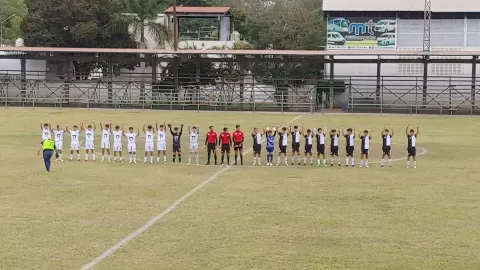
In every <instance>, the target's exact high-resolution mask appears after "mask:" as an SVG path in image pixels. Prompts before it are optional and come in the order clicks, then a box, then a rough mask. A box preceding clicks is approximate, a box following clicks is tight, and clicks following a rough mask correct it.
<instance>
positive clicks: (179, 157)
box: [178, 154, 182, 163]
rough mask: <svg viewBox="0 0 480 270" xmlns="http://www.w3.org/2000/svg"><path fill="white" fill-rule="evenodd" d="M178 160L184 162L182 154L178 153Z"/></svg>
mask: <svg viewBox="0 0 480 270" xmlns="http://www.w3.org/2000/svg"><path fill="white" fill-rule="evenodd" d="M178 162H179V163H182V155H180V154H178Z"/></svg>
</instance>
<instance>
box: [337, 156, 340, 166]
mask: <svg viewBox="0 0 480 270" xmlns="http://www.w3.org/2000/svg"><path fill="white" fill-rule="evenodd" d="M337 162H338V164H340V156H338V157H337Z"/></svg>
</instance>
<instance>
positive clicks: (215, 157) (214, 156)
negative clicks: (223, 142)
mask: <svg viewBox="0 0 480 270" xmlns="http://www.w3.org/2000/svg"><path fill="white" fill-rule="evenodd" d="M213 158H214V159H215V165H217V154H213Z"/></svg>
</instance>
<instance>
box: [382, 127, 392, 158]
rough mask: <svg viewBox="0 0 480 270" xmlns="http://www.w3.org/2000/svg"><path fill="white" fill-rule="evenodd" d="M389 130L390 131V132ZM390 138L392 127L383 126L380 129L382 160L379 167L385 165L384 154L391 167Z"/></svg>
mask: <svg viewBox="0 0 480 270" xmlns="http://www.w3.org/2000/svg"><path fill="white" fill-rule="evenodd" d="M390 131H391V132H390ZM392 138H393V129H390V130H388V129H386V128H383V130H382V161H381V165H380V166H381V167H383V166H385V156H388V165H389V166H390V167H392Z"/></svg>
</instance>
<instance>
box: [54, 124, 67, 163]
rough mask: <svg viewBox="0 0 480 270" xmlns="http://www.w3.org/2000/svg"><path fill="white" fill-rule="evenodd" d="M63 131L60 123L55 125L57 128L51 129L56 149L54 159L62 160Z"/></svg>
mask: <svg viewBox="0 0 480 270" xmlns="http://www.w3.org/2000/svg"><path fill="white" fill-rule="evenodd" d="M64 133H65V131H64V130H63V129H62V128H60V125H57V129H56V130H54V131H53V134H54V136H55V148H56V149H57V153H58V158H57V159H56V160H55V161H63V159H62V151H63V135H64Z"/></svg>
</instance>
